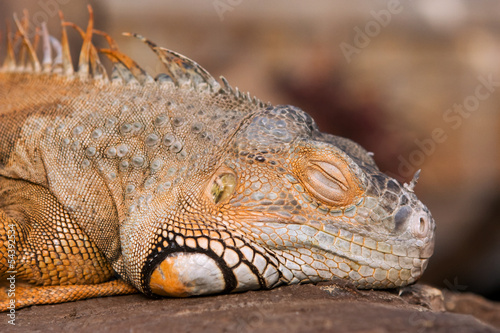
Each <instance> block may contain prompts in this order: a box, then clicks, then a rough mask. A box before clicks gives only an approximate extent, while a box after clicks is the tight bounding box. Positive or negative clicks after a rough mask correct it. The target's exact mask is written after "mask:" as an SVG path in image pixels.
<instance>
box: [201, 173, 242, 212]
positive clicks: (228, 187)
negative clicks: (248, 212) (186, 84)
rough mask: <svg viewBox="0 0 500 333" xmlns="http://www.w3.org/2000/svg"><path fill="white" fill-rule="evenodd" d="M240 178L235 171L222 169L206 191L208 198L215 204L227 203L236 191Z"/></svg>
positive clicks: (215, 175)
mask: <svg viewBox="0 0 500 333" xmlns="http://www.w3.org/2000/svg"><path fill="white" fill-rule="evenodd" d="M237 183H238V178H237V177H236V174H235V173H234V171H233V170H231V169H229V168H226V167H222V168H220V169H219V170H217V172H216V173H215V174H214V176H213V177H212V179H211V180H210V183H209V186H208V188H207V189H206V192H207V195H208V197H209V198H210V199H211V200H213V202H214V203H215V204H219V203H223V202H226V201H227V200H229V199H230V198H231V196H232V195H233V193H234V190H235V189H236V185H237Z"/></svg>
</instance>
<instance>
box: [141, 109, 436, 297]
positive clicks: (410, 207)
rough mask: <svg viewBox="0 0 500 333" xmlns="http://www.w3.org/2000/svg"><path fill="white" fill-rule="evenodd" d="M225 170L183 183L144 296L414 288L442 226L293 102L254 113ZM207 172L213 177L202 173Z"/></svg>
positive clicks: (222, 160)
mask: <svg viewBox="0 0 500 333" xmlns="http://www.w3.org/2000/svg"><path fill="white" fill-rule="evenodd" d="M219 151H220V152H221V156H217V159H216V160H217V163H215V165H214V166H213V168H210V169H208V170H204V169H203V168H198V173H199V174H200V176H198V177H196V176H193V177H191V178H190V179H189V180H185V181H184V183H183V184H180V185H179V190H178V191H177V192H176V193H177V194H175V195H174V196H173V197H172V198H174V199H172V200H173V202H171V203H170V204H169V205H168V207H166V208H165V210H164V211H163V213H162V214H160V216H159V217H158V219H159V221H160V223H158V225H157V226H158V227H157V229H156V231H155V235H154V240H153V243H154V247H153V249H152V250H150V252H149V255H148V259H147V261H146V264H145V265H144V266H143V269H142V276H141V284H140V286H139V287H142V289H143V291H144V292H145V293H147V294H157V295H168V296H188V295H197V294H207V293H217V292H228V291H241V290H248V289H259V288H271V287H274V286H276V285H279V284H283V283H285V284H291V283H302V282H310V281H312V282H317V281H322V280H331V279H334V278H343V279H348V280H350V281H352V283H353V284H354V285H356V286H358V287H360V288H390V287H397V286H404V285H407V284H410V283H413V282H414V281H416V280H417V279H418V278H419V277H420V275H421V274H422V273H423V271H424V269H425V267H426V265H427V261H428V258H429V257H430V255H431V254H432V251H433V244H434V221H433V219H432V217H431V214H430V213H429V211H428V210H427V208H426V207H425V206H424V205H423V204H422V203H421V202H420V201H419V200H418V199H417V197H416V196H415V194H414V193H413V188H412V187H413V185H414V184H412V185H410V186H409V185H406V186H402V185H401V184H399V183H398V182H397V181H396V180H394V179H392V178H390V177H388V176H387V175H385V174H384V173H382V172H380V171H379V169H378V168H377V166H376V165H375V163H374V161H373V159H372V158H371V156H370V154H369V153H367V152H366V151H365V150H364V149H363V148H361V147H360V146H359V145H357V144H356V143H354V142H352V141H350V140H347V139H343V138H340V137H336V136H333V135H329V134H323V133H321V132H319V131H318V129H317V126H316V124H315V123H314V121H313V120H312V118H311V117H310V116H309V115H308V114H307V113H305V112H304V111H302V110H300V109H298V108H296V107H293V106H277V107H272V106H269V107H267V108H265V109H262V110H261V111H258V112H255V113H254V114H253V115H252V116H251V117H249V118H248V119H247V120H246V121H245V122H244V123H243V124H242V125H241V126H240V127H239V128H237V129H236V130H235V132H234V134H233V135H232V137H231V139H230V140H229V141H228V142H227V143H226V144H225V147H224V149H221V150H219ZM207 171H208V172H209V177H205V179H203V178H204V177H203V176H201V175H202V174H203V173H204V172H205V174H206V173H207Z"/></svg>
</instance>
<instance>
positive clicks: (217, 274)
mask: <svg viewBox="0 0 500 333" xmlns="http://www.w3.org/2000/svg"><path fill="white" fill-rule="evenodd" d="M149 287H150V288H151V291H152V292H153V294H156V295H162V296H170V297H187V296H192V295H202V294H213V293H219V292H222V291H223V290H224V289H225V287H226V283H225V281H224V275H223V274H222V272H221V270H220V268H219V267H218V265H217V263H216V262H215V260H213V259H212V258H210V257H208V256H207V255H205V254H203V253H178V254H174V255H171V256H169V257H167V258H165V259H164V260H163V261H162V262H161V263H160V264H159V265H158V266H157V267H156V268H155V269H154V271H153V273H152V274H151V279H150V282H149Z"/></svg>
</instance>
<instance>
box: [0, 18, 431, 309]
mask: <svg viewBox="0 0 500 333" xmlns="http://www.w3.org/2000/svg"><path fill="white" fill-rule="evenodd" d="M66 25H68V24H67V23H65V24H63V27H64V26H66ZM18 29H19V33H18V35H17V36H18V37H19V38H18V39H19V40H20V41H22V42H23V45H24V46H23V48H22V50H24V51H21V53H23V52H24V54H25V55H31V58H30V59H31V60H30V61H28V62H23V61H19V58H22V57H23V56H21V55H17V56H15V55H14V52H13V47H12V42H11V43H9V46H8V52H7V53H8V56H7V60H6V61H5V65H4V67H3V69H2V70H1V71H0V279H1V281H2V283H5V284H7V278H8V277H10V276H11V275H12V274H14V275H15V280H16V307H17V308H19V307H22V306H26V305H30V304H45V303H58V302H64V301H69V300H76V299H83V298H88V297H95V296H101V295H111V294H125V293H131V292H134V291H136V289H137V290H139V291H141V292H143V293H144V294H146V295H149V296H155V295H162V296H180V297H183V296H190V295H201V294H212V293H220V292H235V291H244V290H252V289H267V288H273V287H276V286H278V285H282V284H293V283H302V282H317V281H322V280H331V279H333V278H344V279H349V280H351V281H352V283H354V284H355V285H357V286H358V287H360V288H391V287H397V286H404V285H407V284H409V283H413V282H414V281H416V280H417V279H418V278H419V277H420V275H421V274H422V272H423V270H424V269H425V267H426V265H427V261H428V258H429V257H430V255H431V254H432V249H433V242H434V221H433V219H432V217H431V215H430V213H429V212H428V210H427V208H426V207H425V206H424V205H423V204H422V203H421V202H420V201H419V200H418V199H417V198H416V196H415V195H414V194H413V190H412V189H413V186H414V183H415V182H416V179H414V181H413V182H412V184H410V185H406V186H401V185H400V184H399V183H398V182H397V181H395V180H393V179H391V178H390V177H388V176H386V175H384V174H383V173H381V172H380V171H379V170H378V168H377V167H376V165H375V163H374V162H373V160H372V158H371V157H370V156H369V154H368V153H366V152H365V150H364V149H362V148H361V147H360V146H358V145H357V144H355V143H353V142H351V141H349V140H347V139H343V138H339V137H335V136H333V135H329V134H324V133H321V132H319V131H318V129H317V127H316V125H315V123H314V121H313V119H312V118H310V117H309V116H308V115H307V114H306V113H305V112H303V111H302V110H300V109H298V108H296V107H293V106H272V105H267V104H264V103H262V102H260V101H258V100H256V99H250V98H249V97H248V96H246V95H243V94H241V93H239V92H238V91H237V90H236V91H234V90H233V89H232V88H231V87H230V86H229V85H228V84H227V83H226V82H225V81H224V82H225V87H221V86H219V84H218V83H217V82H216V81H215V80H214V79H213V78H212V77H211V76H210V75H209V74H208V73H207V72H206V71H205V70H203V69H202V68H201V67H199V66H198V65H197V64H196V63H194V62H192V61H191V60H189V59H187V58H184V57H183V56H181V55H178V54H176V53H174V52H171V51H168V50H166V49H162V48H158V47H156V46H155V45H154V44H152V43H151V42H148V41H145V40H144V39H143V40H144V41H145V42H146V43H148V45H149V46H150V47H151V48H152V49H153V50H154V51H155V52H156V53H157V54H158V56H159V57H160V59H161V60H162V62H163V63H164V64H165V65H166V68H167V74H163V75H160V76H159V77H157V79H156V80H154V79H153V78H151V77H150V76H149V75H148V74H147V73H146V72H144V71H143V70H142V69H140V68H139V67H138V66H137V65H136V64H135V63H134V62H133V61H132V60H131V59H129V58H128V57H127V56H125V55H123V54H121V53H120V52H118V51H117V49H116V46H115V45H114V42H112V40H111V39H109V37H108V40H109V41H110V43H111V47H110V49H109V50H100V51H101V52H102V53H105V54H106V55H108V56H109V57H110V59H112V60H113V61H114V63H115V67H114V70H113V73H112V76H111V78H110V79H108V78H107V76H106V72H105V71H104V70H103V69H102V66H101V65H100V62H99V59H98V57H97V51H96V49H95V48H94V46H93V45H92V43H91V38H92V32H93V22H92V16H91V20H90V23H89V27H88V28H87V30H86V32H82V35H83V37H84V44H83V47H82V52H81V56H80V63H79V70H78V72H75V73H73V70H72V67H71V59H70V58H69V55H68V54H69V52H68V45H67V40H66V37H65V30H63V38H62V40H61V45H62V46H61V45H59V44H58V43H57V42H55V41H54V40H53V39H52V43H53V46H54V47H55V49H56V50H58V54H57V55H56V56H55V57H52V56H50V55H48V51H47V48H45V51H44V55H45V57H44V58H45V61H44V63H43V64H42V65H40V64H39V62H38V60H37V59H36V56H35V55H34V52H33V46H32V45H31V44H30V42H29V40H28V39H27V38H26V36H25V33H24V29H25V27H23V24H22V23H19V22H18ZM94 33H95V32H94ZM97 33H100V32H97ZM100 34H102V33H100ZM44 37H45V39H44V40H45V41H46V45H48V43H49V41H50V39H49V38H48V34H47V33H46V32H45V34H44ZM139 38H140V39H142V38H141V37H139ZM59 46H61V47H59ZM16 58H17V59H16ZM16 60H17V62H16ZM26 64H28V65H26ZM89 68H91V70H89ZM14 234H15V248H14V247H13V246H12V245H11V246H10V247H9V244H12V241H11V242H10V243H9V236H12V235H14ZM10 239H11V240H12V237H11V238H10ZM9 249H10V250H11V252H9ZM12 251H14V252H15V256H13V255H12V254H13V252H12ZM9 255H10V256H9ZM13 259H14V260H13ZM9 260H10V261H9ZM12 272H15V273H12ZM6 290H8V287H6ZM0 299H1V300H2V302H1V303H0V304H1V309H2V310H5V309H6V308H7V305H8V304H9V301H10V299H9V297H8V296H7V295H3V298H0Z"/></svg>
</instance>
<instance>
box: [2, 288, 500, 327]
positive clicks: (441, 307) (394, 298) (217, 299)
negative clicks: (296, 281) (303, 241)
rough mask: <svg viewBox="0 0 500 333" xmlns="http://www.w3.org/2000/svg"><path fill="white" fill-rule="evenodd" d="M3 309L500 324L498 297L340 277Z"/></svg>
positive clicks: (240, 321)
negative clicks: (359, 283) (370, 286)
mask: <svg viewBox="0 0 500 333" xmlns="http://www.w3.org/2000/svg"><path fill="white" fill-rule="evenodd" d="M398 294H400V295H398ZM454 312H455V313H454ZM2 315H3V316H4V319H3V320H1V321H0V331H1V332H15V331H22V332H52V331H54V332H59V331H66V332H124V331H127V332H147V331H150V332H160V331H161V332H287V333H292V332H333V331H335V332H381V333H382V332H500V304H497V303H493V302H489V301H487V300H485V299H483V298H481V297H479V296H476V295H472V294H457V293H452V292H441V291H440V290H438V289H435V288H432V287H429V286H426V285H421V284H417V285H414V286H411V287H407V288H404V289H403V290H401V291H399V292H398V291H396V290H392V291H373V290H369V291H364V290H357V289H354V288H352V287H351V286H349V285H348V284H346V283H344V282H341V281H340V282H336V283H328V284H325V283H320V284H317V285H298V286H287V287H281V288H277V289H274V290H269V291H255V292H246V293H241V294H231V295H218V296H211V297H199V298H184V299H159V300H153V299H147V298H145V297H144V296H142V295H139V294H137V295H129V296H118V297H104V298H96V299H89V300H84V301H79V302H72V303H65V304H56V305H42V306H33V307H30V308H26V309H20V310H18V311H17V312H16V326H15V327H13V326H12V325H9V324H8V323H7V319H6V314H2Z"/></svg>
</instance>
